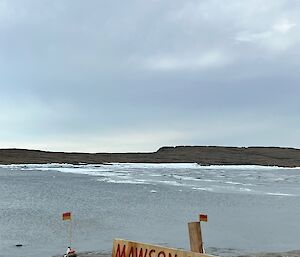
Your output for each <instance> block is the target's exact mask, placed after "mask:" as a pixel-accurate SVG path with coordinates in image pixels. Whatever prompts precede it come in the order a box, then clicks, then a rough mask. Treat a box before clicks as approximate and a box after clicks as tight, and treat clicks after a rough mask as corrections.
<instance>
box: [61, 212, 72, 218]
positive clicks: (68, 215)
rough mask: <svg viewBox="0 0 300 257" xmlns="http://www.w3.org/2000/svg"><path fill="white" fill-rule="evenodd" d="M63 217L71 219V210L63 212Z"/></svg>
mask: <svg viewBox="0 0 300 257" xmlns="http://www.w3.org/2000/svg"><path fill="white" fill-rule="evenodd" d="M62 219H63V220H71V212H64V213H63V214H62Z"/></svg>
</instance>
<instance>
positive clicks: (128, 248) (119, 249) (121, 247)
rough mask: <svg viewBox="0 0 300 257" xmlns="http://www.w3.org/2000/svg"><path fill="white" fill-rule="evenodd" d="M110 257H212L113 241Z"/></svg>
mask: <svg viewBox="0 0 300 257" xmlns="http://www.w3.org/2000/svg"><path fill="white" fill-rule="evenodd" d="M112 257H214V256H213V255H207V254H202V253H194V252H188V251H183V250H179V249H175V248H167V247H162V246H157V245H150V244H143V243H139V242H131V241H127V240H122V239H115V240H114V243H113V249H112Z"/></svg>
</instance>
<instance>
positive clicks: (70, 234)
mask: <svg viewBox="0 0 300 257" xmlns="http://www.w3.org/2000/svg"><path fill="white" fill-rule="evenodd" d="M69 239H70V247H71V248H72V219H70V225H69Z"/></svg>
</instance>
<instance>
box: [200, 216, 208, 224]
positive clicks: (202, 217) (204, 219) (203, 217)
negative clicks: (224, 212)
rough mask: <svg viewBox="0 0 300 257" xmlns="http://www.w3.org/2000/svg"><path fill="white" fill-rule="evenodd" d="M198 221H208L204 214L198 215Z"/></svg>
mask: <svg viewBox="0 0 300 257" xmlns="http://www.w3.org/2000/svg"><path fill="white" fill-rule="evenodd" d="M199 219H200V221H203V222H207V220H208V219H207V215H206V214H200V215H199Z"/></svg>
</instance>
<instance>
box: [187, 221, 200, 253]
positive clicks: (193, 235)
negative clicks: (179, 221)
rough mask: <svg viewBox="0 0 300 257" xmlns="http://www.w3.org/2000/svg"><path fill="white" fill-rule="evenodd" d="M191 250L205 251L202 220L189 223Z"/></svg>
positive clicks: (196, 251)
mask: <svg viewBox="0 0 300 257" xmlns="http://www.w3.org/2000/svg"><path fill="white" fill-rule="evenodd" d="M188 227H189V235H190V246H191V251H192V252H195V253H203V242H202V233H201V226H200V222H190V223H188Z"/></svg>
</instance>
